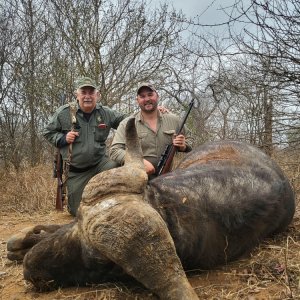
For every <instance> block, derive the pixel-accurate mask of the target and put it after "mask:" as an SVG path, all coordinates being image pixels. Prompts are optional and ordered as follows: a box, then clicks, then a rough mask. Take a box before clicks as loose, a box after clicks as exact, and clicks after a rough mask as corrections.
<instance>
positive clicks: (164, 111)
mask: <svg viewBox="0 0 300 300" xmlns="http://www.w3.org/2000/svg"><path fill="white" fill-rule="evenodd" d="M157 109H158V110H159V111H160V112H161V113H162V114H167V113H169V112H170V111H169V110H168V109H167V108H166V107H164V106H160V105H158V106H157Z"/></svg>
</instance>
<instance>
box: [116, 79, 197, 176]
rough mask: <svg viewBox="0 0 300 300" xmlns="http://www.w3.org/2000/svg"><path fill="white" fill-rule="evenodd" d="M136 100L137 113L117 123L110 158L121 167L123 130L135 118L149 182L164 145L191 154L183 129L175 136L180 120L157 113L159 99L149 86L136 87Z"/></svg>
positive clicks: (150, 85) (123, 154) (169, 114)
mask: <svg viewBox="0 0 300 300" xmlns="http://www.w3.org/2000/svg"><path fill="white" fill-rule="evenodd" d="M136 99H137V102H138V105H139V107H140V111H139V112H138V113H136V114H135V115H134V116H131V117H128V118H126V119H125V120H124V121H122V122H121V123H120V125H119V127H118V129H117V131H116V133H115V136H114V139H113V142H112V145H111V148H110V158H111V159H112V160H114V161H116V162H118V163H119V164H123V163H124V157H125V127H126V123H127V121H128V119H129V118H132V117H134V118H135V124H136V128H137V133H138V136H139V138H140V141H141V146H142V151H143V156H144V165H145V169H146V172H147V174H148V176H149V179H152V178H154V177H155V174H156V166H157V164H158V162H159V160H160V157H161V154H162V153H163V152H164V150H165V148H166V147H167V145H168V144H170V143H173V145H174V146H176V147H177V149H178V151H181V152H189V151H191V150H192V148H191V139H190V138H187V139H186V138H185V135H186V133H187V129H186V128H184V130H183V132H182V134H179V135H177V136H175V135H174V134H175V132H176V129H177V128H178V127H179V126H180V124H181V119H180V118H179V117H178V116H176V115H174V114H171V113H167V114H162V113H160V111H159V110H158V100H159V95H158V93H157V91H156V89H155V88H154V86H153V85H152V84H151V83H143V84H141V85H140V86H139V88H138V90H137V98H136Z"/></svg>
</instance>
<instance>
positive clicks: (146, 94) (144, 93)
mask: <svg viewBox="0 0 300 300" xmlns="http://www.w3.org/2000/svg"><path fill="white" fill-rule="evenodd" d="M158 98H159V97H158V94H157V93H156V92H154V91H152V90H151V89H150V88H148V87H144V88H142V89H141V90H140V91H139V94H138V95H137V98H136V99H137V102H138V104H139V107H140V109H141V111H143V112H146V113H147V112H153V111H155V110H156V109H157V105H158Z"/></svg>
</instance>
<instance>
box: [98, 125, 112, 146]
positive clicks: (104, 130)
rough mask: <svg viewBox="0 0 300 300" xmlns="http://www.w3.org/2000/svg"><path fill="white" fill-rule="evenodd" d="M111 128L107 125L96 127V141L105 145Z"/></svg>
mask: <svg viewBox="0 0 300 300" xmlns="http://www.w3.org/2000/svg"><path fill="white" fill-rule="evenodd" d="M109 131H110V128H109V127H108V126H107V125H103V126H95V141H96V142H100V143H105V142H106V139H107V137H108V134H109Z"/></svg>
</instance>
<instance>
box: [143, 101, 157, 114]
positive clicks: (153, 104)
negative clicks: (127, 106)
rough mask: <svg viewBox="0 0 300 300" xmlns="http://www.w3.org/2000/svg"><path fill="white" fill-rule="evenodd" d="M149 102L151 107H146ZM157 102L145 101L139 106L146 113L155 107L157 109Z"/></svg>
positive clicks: (152, 110)
mask: <svg viewBox="0 0 300 300" xmlns="http://www.w3.org/2000/svg"><path fill="white" fill-rule="evenodd" d="M149 104H151V105H152V108H151V109H147V108H146V106H147V105H149ZM157 106H158V104H157V102H152V101H148V102H147V103H145V104H143V105H140V108H141V110H142V111H143V112H145V113H147V112H149V113H151V112H154V111H155V110H156V109H157Z"/></svg>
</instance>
